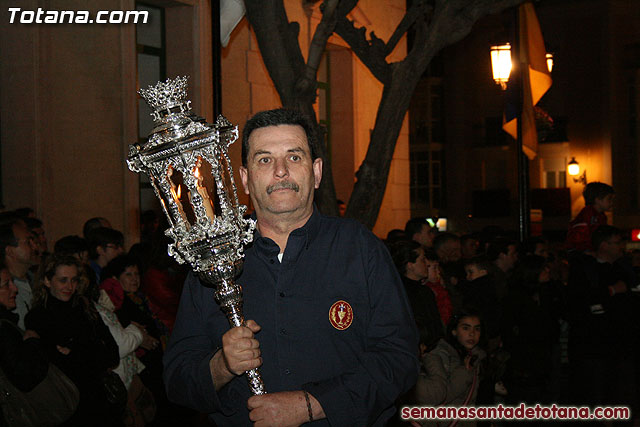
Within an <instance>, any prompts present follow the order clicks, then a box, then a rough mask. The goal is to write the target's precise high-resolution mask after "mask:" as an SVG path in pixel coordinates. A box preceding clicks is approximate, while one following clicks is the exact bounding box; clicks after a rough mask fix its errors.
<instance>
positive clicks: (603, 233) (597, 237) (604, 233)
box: [591, 225, 624, 251]
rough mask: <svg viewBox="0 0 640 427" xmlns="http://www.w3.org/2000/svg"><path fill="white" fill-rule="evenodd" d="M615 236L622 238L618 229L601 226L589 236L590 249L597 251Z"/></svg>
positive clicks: (610, 226) (611, 226)
mask: <svg viewBox="0 0 640 427" xmlns="http://www.w3.org/2000/svg"><path fill="white" fill-rule="evenodd" d="M615 236H620V237H623V236H624V235H623V234H622V231H621V230H620V229H619V228H617V227H614V226H613V225H601V226H600V227H598V228H596V229H595V230H594V232H593V233H592V234H591V247H593V250H594V251H597V250H598V248H600V245H601V244H602V243H603V242H608V241H609V239H611V238H612V237H615Z"/></svg>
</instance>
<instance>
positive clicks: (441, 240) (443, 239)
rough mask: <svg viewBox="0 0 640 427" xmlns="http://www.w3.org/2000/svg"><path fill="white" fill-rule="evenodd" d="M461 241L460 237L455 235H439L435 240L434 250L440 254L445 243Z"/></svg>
mask: <svg viewBox="0 0 640 427" xmlns="http://www.w3.org/2000/svg"><path fill="white" fill-rule="evenodd" d="M454 240H455V241H458V242H459V241H460V237H458V236H456V235H455V234H453V233H438V235H437V236H436V237H435V239H433V250H434V251H436V252H438V249H440V248H441V247H442V246H444V244H445V243H447V242H450V241H454Z"/></svg>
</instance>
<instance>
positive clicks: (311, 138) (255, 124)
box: [242, 108, 318, 167]
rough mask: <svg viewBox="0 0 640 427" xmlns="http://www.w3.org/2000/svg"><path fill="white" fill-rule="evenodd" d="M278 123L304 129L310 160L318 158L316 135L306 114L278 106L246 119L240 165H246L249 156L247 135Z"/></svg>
mask: <svg viewBox="0 0 640 427" xmlns="http://www.w3.org/2000/svg"><path fill="white" fill-rule="evenodd" d="M278 125H297V126H300V127H302V129H304V133H305V135H306V136H307V143H308V144H309V151H310V152H311V160H315V159H317V158H318V152H317V150H316V137H315V129H314V127H313V124H312V123H311V121H310V120H309V118H308V117H307V116H305V115H304V114H302V113H301V112H299V111H296V110H288V109H285V108H278V109H276V110H267V111H261V112H259V113H257V114H256V115H255V116H253V117H251V118H250V119H249V120H247V123H246V124H245V125H244V129H243V130H242V166H244V167H247V162H248V159H247V158H248V156H249V136H251V132H253V131H254V130H256V129H260V128H266V127H269V126H278Z"/></svg>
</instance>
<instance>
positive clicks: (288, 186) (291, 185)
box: [267, 181, 300, 194]
mask: <svg viewBox="0 0 640 427" xmlns="http://www.w3.org/2000/svg"><path fill="white" fill-rule="evenodd" d="M283 189H284V190H293V191H295V192H296V193H297V192H298V191H300V187H299V186H298V184H296V183H295V182H289V181H282V182H278V183H276V184H273V185H270V186H268V187H267V194H271V193H273V192H274V191H276V190H283Z"/></svg>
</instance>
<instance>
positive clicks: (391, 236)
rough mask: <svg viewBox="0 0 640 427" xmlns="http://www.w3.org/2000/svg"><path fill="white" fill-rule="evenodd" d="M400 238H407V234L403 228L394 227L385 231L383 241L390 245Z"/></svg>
mask: <svg viewBox="0 0 640 427" xmlns="http://www.w3.org/2000/svg"><path fill="white" fill-rule="evenodd" d="M400 240H407V235H406V234H405V233H404V231H403V230H400V229H398V228H394V229H393V230H391V231H389V232H388V233H387V238H386V239H385V243H386V244H388V245H390V244H392V243H395V242H397V241H400Z"/></svg>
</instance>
